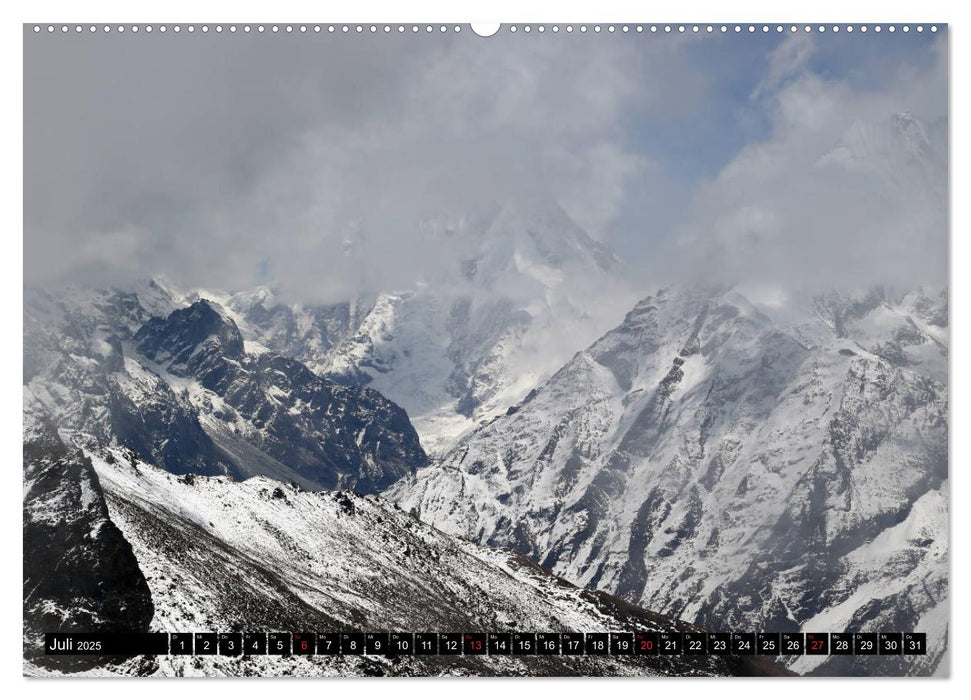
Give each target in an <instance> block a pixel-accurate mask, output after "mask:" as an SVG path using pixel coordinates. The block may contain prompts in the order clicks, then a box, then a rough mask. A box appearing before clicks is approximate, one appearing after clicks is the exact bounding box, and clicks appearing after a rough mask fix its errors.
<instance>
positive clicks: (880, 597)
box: [387, 289, 948, 673]
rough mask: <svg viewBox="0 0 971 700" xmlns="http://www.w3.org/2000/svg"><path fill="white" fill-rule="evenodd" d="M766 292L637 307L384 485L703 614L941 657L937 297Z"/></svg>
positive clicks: (942, 484)
mask: <svg viewBox="0 0 971 700" xmlns="http://www.w3.org/2000/svg"><path fill="white" fill-rule="evenodd" d="M769 301H771V303H763V304H761V305H760V306H759V307H757V306H756V305H754V304H753V303H751V302H750V301H749V300H748V299H747V298H746V297H745V296H743V295H742V294H740V293H738V292H737V291H733V290H727V291H726V290H705V289H681V290H671V291H662V292H660V293H658V294H657V295H655V296H653V297H649V298H647V299H645V300H643V301H641V302H640V303H638V304H637V305H636V306H635V307H634V309H633V310H632V311H631V312H630V313H629V314H628V315H627V318H626V319H625V320H624V322H623V323H622V324H621V325H620V326H619V327H618V328H616V329H615V330H613V331H611V332H610V333H608V334H607V335H606V336H604V337H603V338H602V339H601V340H599V341H597V342H596V343H594V344H593V345H592V346H591V347H590V348H589V349H587V350H586V351H584V352H581V353H578V354H577V355H576V357H574V359H573V360H571V361H570V362H569V363H567V364H566V365H565V366H564V367H563V368H562V369H561V370H560V371H559V372H557V373H556V374H555V375H554V376H553V377H552V378H551V380H550V381H549V382H547V383H546V384H545V385H543V386H542V387H541V388H540V389H538V390H537V391H535V392H532V393H531V394H530V396H529V397H527V399H526V400H525V401H523V402H522V403H521V404H520V405H517V406H514V407H513V408H511V409H510V410H509V411H508V413H507V415H505V416H502V417H500V418H497V419H496V420H494V421H493V422H491V423H490V424H489V425H487V426H486V427H483V428H481V429H479V430H478V431H476V432H475V433H473V434H472V435H470V436H469V437H468V438H466V439H464V440H463V441H461V442H460V443H459V444H458V445H457V446H456V447H455V449H454V450H453V451H452V452H450V453H449V454H448V455H447V456H446V457H445V459H444V460H442V462H441V463H440V464H436V465H434V466H432V467H430V468H428V469H423V470H420V471H419V472H418V473H417V475H416V476H415V477H413V478H409V479H406V480H403V481H402V482H399V483H398V484H396V485H394V486H393V487H392V488H391V489H390V490H389V491H388V492H387V495H388V496H389V497H390V498H392V499H393V500H397V501H398V502H399V503H400V504H401V505H402V506H403V507H404V508H406V509H408V508H414V509H415V510H416V512H418V513H419V515H420V517H421V518H422V519H423V520H425V521H427V522H429V523H431V524H433V525H435V526H436V527H439V528H442V529H444V530H446V531H448V532H452V533H456V534H459V535H462V536H465V537H469V538H471V539H473V540H474V541H478V542H482V543H487V544H490V545H494V546H512V547H514V548H515V549H516V550H518V551H520V552H522V553H524V554H526V555H527V556H529V557H531V558H533V559H534V560H536V561H538V562H541V563H542V564H543V566H546V567H548V568H550V569H552V570H553V571H555V572H556V573H558V574H559V575H562V576H564V577H566V578H569V579H570V580H574V581H577V582H578V583H580V584H582V585H584V586H587V587H591V588H600V589H603V590H608V591H612V592H615V593H616V594H617V595H619V596H620V597H622V598H625V599H627V600H630V601H632V602H635V603H638V604H640V605H644V606H645V607H648V608H651V609H655V610H659V611H663V612H664V613H665V614H669V615H672V616H676V617H682V618H685V619H689V620H694V621H697V622H699V623H701V624H703V625H707V626H710V627H717V628H722V629H731V628H738V629H741V628H747V629H755V628H758V629H770V628H771V629H780V630H783V631H784V630H799V629H807V630H808V627H814V629H812V630H808V631H826V630H829V631H835V630H840V629H858V628H866V629H876V628H877V627H881V628H888V627H893V628H906V629H915V630H922V631H923V630H926V631H927V632H928V633H929V639H933V640H934V642H933V647H932V648H933V649H934V650H935V651H934V653H933V654H932V656H930V657H927V658H925V659H922V660H914V659H907V660H904V659H901V660H899V661H898V664H899V666H900V669H899V670H903V671H906V672H912V673H927V672H929V671H931V670H933V668H934V667H935V665H936V664H937V662H938V661H939V660H940V658H941V655H942V653H943V650H944V648H945V646H946V640H945V638H944V636H945V635H946V621H945V620H946V615H944V616H943V617H942V615H941V613H940V612H939V611H940V609H941V606H943V607H944V609H945V610H946V606H947V597H948V586H947V569H948V555H947V517H946V513H947V506H946V503H947V409H948V400H947V387H946V384H945V383H943V382H942V378H946V376H947V371H946V362H947V350H946V341H947V328H946V315H947V314H946V296H943V295H942V294H940V293H937V292H933V291H927V292H923V291H917V292H913V293H910V294H907V295H901V294H897V295H894V294H890V293H888V292H884V291H880V290H872V291H870V292H866V293H860V294H855V295H837V294H834V295H830V296H828V297H825V298H815V299H813V298H799V297H794V298H785V297H782V298H780V297H775V298H772V299H770V300H769ZM942 308H943V314H942ZM942 323H943V324H944V325H943V326H942V325H940V324H942ZM798 663H799V666H797V668H800V670H816V671H818V672H820V673H825V672H826V668H825V667H822V668H815V666H816V664H818V663H819V661H817V660H815V659H813V658H810V657H805V658H803V659H801V660H800V661H799V662H798Z"/></svg>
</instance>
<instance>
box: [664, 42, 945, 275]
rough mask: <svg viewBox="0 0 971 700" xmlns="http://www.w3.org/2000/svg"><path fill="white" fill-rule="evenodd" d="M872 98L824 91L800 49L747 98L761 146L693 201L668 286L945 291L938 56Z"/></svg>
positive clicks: (774, 59) (936, 49)
mask: <svg viewBox="0 0 971 700" xmlns="http://www.w3.org/2000/svg"><path fill="white" fill-rule="evenodd" d="M930 51H931V52H932V57H933V60H932V61H931V62H929V63H928V64H926V65H923V66H918V65H914V63H912V62H908V61H905V62H903V63H902V64H901V65H900V66H899V68H898V69H897V72H896V75H895V77H894V79H893V80H890V81H888V83H887V86H886V87H885V88H880V89H860V88H858V87H855V86H852V85H851V84H850V83H849V82H848V81H846V80H842V79H835V78H826V77H823V76H821V75H820V74H819V73H818V72H816V71H814V70H813V68H812V67H811V65H810V62H809V61H808V57H809V56H810V55H811V54H812V52H813V47H812V46H809V45H807V39H806V38H805V37H798V38H793V40H792V41H789V42H785V43H783V44H781V45H780V46H779V48H778V49H777V50H776V51H775V52H774V53H773V54H772V56H771V58H770V60H769V70H768V71H767V78H766V80H765V81H763V82H762V83H761V86H760V89H759V90H757V91H755V93H753V96H752V99H753V100H755V101H759V102H760V103H762V104H764V105H765V108H766V109H767V110H768V113H769V114H770V115H771V122H772V126H771V129H772V131H771V136H770V137H769V138H767V139H765V140H763V141H759V142H757V143H753V144H750V145H749V146H747V147H745V148H743V149H742V150H741V151H740V152H739V153H738V154H737V156H736V157H735V158H733V159H732V160H731V162H729V163H728V164H727V165H726V166H725V167H724V168H723V169H722V170H721V172H720V173H719V174H718V176H717V177H715V178H713V179H711V180H709V181H707V182H704V183H702V184H701V185H700V186H699V187H698V188H697V190H696V192H695V194H694V196H693V198H692V200H691V203H690V206H689V213H688V215H687V217H686V219H685V221H684V222H683V223H682V225H681V226H680V227H679V230H678V235H677V236H675V237H674V239H673V241H672V244H671V245H670V246H669V248H668V249H667V250H666V253H665V256H666V257H665V259H667V260H668V261H669V262H670V261H671V260H677V261H680V264H679V265H675V266H674V267H673V268H672V267H671V266H670V265H669V269H668V271H667V276H668V277H669V278H670V277H675V278H679V277H680V278H684V277H690V278H693V279H694V278H698V277H701V278H704V279H713V278H714V279H719V280H726V281H739V280H745V281H756V282H770V283H776V284H780V285H783V286H789V287H793V286H802V287H825V286H832V285H838V286H863V285H867V284H902V285H914V284H918V283H933V284H944V283H946V280H947V215H946V213H947V187H946V172H947V155H946V154H947V63H946V61H947V54H946V44H945V43H944V42H943V41H939V42H938V43H937V44H935V45H934V46H932V47H931V48H930Z"/></svg>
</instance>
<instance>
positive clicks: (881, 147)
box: [22, 12, 950, 679]
mask: <svg viewBox="0 0 971 700" xmlns="http://www.w3.org/2000/svg"><path fill="white" fill-rule="evenodd" d="M80 14H83V12H80ZM23 45H24V66H23V92H24V122H23V137H24V151H23V152H24V171H23V178H24V219H23V221H24V231H23V275H24V283H23V334H24V335H23V470H24V472H23V544H24V561H23V579H24V586H23V593H24V602H23V616H24V617H23V630H22V634H23V672H24V675H27V676H45V677H53V676H118V677H160V676H161V677H169V676H247V677H261V676H299V677H317V676H341V677H347V676H436V677H437V676H542V677H549V676H611V677H613V676H627V677H630V676H635V677H657V676H777V677H787V678H792V679H795V678H797V677H806V676H932V675H938V676H941V675H944V676H946V675H947V674H948V673H949V661H948V626H949V620H950V586H949V566H950V564H949V531H948V522H949V517H950V516H949V513H950V509H949V495H948V494H949V479H948V420H949V391H948V379H949V375H948V356H949V333H950V331H949V321H948V319H949V310H948V246H949V239H948V204H949V202H948V126H949V123H948V80H949V76H948V25H947V24H933V23H923V24H922V23H911V24H881V23H872V24H810V25H807V24H790V23H784V24H777V23H774V24H762V23H758V24H752V23H744V24H721V23H719V24H652V23H587V24H583V23H574V24H569V23H545V24H544V23H532V24H522V23H519V24H508V23H507V24H496V25H469V24H454V23H449V24H441V23H433V24H427V23H423V24H400V23H393V24H383V23H376V24H370V23H366V24H341V23H336V24H328V23H321V24H317V23H307V24H299V23H287V24H273V23H266V24H260V23H250V24H247V23H235V24H234V23H208V24H207V23H182V24H179V23H163V24H117V23H107V24H106V23H81V24H77V23H69V24H63V23H59V24H36V23H28V24H26V25H24V27H23Z"/></svg>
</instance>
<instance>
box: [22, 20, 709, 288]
mask: <svg viewBox="0 0 971 700" xmlns="http://www.w3.org/2000/svg"><path fill="white" fill-rule="evenodd" d="M77 39H78V40H77V41H75V42H73V43H65V42H61V43H59V44H53V45H52V44H51V43H50V42H47V44H45V45H43V46H41V45H40V44H37V43H36V41H35V37H32V36H28V37H27V41H28V44H27V54H26V69H25V109H26V114H27V115H28V119H27V125H26V128H25V160H26V167H25V181H26V192H27V194H26V197H25V220H26V239H25V277H26V278H27V279H28V281H31V280H32V281H51V280H53V279H60V278H64V277H66V276H70V275H71V274H72V272H73V273H74V274H76V275H81V276H85V275H88V276H90V273H91V272H92V270H91V268H90V266H88V265H87V264H84V261H82V260H81V259H79V258H77V257H76V256H75V255H74V252H73V251H74V250H75V249H76V248H77V247H78V243H79V242H80V246H81V247H87V246H89V245H95V244H97V242H98V241H100V240H102V238H100V237H99V236H100V234H98V233H97V232H99V231H112V230H120V229H124V228H134V227H137V228H138V229H139V230H144V231H147V232H149V235H147V236H146V237H144V238H143V239H142V240H141V245H140V247H139V249H138V250H137V251H135V253H134V255H129V256H127V257H126V258H125V260H124V265H125V267H126V268H127V269H126V270H124V273H125V274H129V273H130V272H131V269H132V268H135V269H138V270H141V271H142V272H144V273H145V274H156V273H162V274H165V275H166V276H167V277H169V278H171V279H173V280H175V281H177V282H179V283H182V284H186V285H190V286H191V285H200V284H205V285H210V286H217V287H227V288H239V287H244V286H248V285H251V284H254V283H257V282H266V281H275V282H279V283H281V284H283V285H288V286H290V287H291V288H293V289H294V290H298V289H299V290H301V292H300V293H303V294H305V295H307V296H308V297H315V298H334V297H335V296H337V297H341V296H345V297H346V296H347V295H349V294H353V293H356V292H358V291H362V290H364V289H367V288H368V287H373V286H377V285H381V286H387V285H401V286H407V285H409V284H413V283H414V281H415V280H416V279H419V278H421V277H422V276H426V275H428V274H432V273H433V272H434V268H435V267H436V266H437V265H441V264H448V263H450V262H451V261H446V260H442V258H441V250H440V249H439V246H438V243H437V242H435V241H434V240H424V239H422V237H421V236H417V235H416V231H418V230H419V228H420V225H421V222H422V221H424V220H426V219H428V218H429V217H441V218H444V219H447V218H449V217H452V216H458V215H467V214H469V213H473V214H474V213H475V212H477V211H481V210H483V209H485V208H487V207H489V206H491V205H492V204H493V203H494V202H496V201H502V200H503V199H505V198H508V197H510V196H516V197H526V196H533V197H538V198H549V199H553V200H557V201H560V202H562V203H563V204H564V206H566V207H567V208H568V209H569V211H570V212H571V213H572V214H574V215H575V217H576V219H577V220H578V221H579V222H581V224H582V225H583V226H584V227H585V228H586V230H587V231H588V233H590V234H591V235H593V236H595V237H596V236H600V235H601V234H602V232H603V230H604V229H605V227H606V226H607V225H608V224H609V223H610V222H611V221H612V220H613V219H614V218H615V217H616V216H617V212H618V209H619V207H620V206H621V204H622V200H623V198H624V196H625V195H626V185H627V183H628V181H629V180H630V179H631V178H633V177H635V176H636V174H637V173H638V171H639V169H640V168H641V167H642V164H643V157H642V156H640V155H637V154H633V153H631V152H630V149H629V148H628V146H627V143H626V141H627V139H628V138H629V130H625V128H624V122H625V120H627V119H629V118H630V116H631V115H633V114H648V113H650V111H651V110H656V111H657V110H664V109H665V105H664V100H663V99H662V93H664V92H665V91H671V90H681V89H682V87H681V86H680V85H678V84H677V76H674V75H671V71H668V70H661V69H659V68H656V67H652V66H651V65H650V61H651V59H652V56H654V55H656V54H657V53H658V51H659V49H652V50H644V47H643V45H640V46H638V45H637V44H636V43H635V42H633V41H629V40H622V41H610V42H607V41H604V40H602V38H601V39H600V40H595V39H594V38H592V37H591V38H586V37H583V38H581V37H573V38H570V39H569V40H568V39H567V38H566V37H562V38H556V37H530V38H529V39H528V40H526V39H522V40H520V38H519V37H509V36H506V37H494V38H492V39H489V40H483V39H480V38H478V37H474V36H471V35H459V36H457V37H456V36H454V35H448V36H441V37H438V36H435V37H421V40H420V41H419V40H418V38H416V37H410V36H404V37H397V36H379V37H360V36H358V37H318V38H316V39H307V38H303V37H292V38H286V39H284V38H282V37H273V38H272V39H270V38H266V37H263V38H261V37H246V38H243V37H237V38H236V39H235V40H234V43H229V42H225V41H223V38H217V37H206V38H203V37H186V36H182V37H175V36H166V37H164V38H163V37H151V38H150V39H151V41H147V40H146V39H148V38H146V37H137V38H134V37H118V36H115V37H111V38H110V39H109V38H107V37H98V39H99V41H94V42H92V41H85V39H84V38H81V37H78V38H77ZM156 39H160V41H156ZM664 53H665V55H667V56H668V57H670V58H676V57H677V55H678V49H677V42H674V43H671V44H669V45H668V46H667V48H666V49H665V51H664ZM681 73H682V76H681V77H682V79H683V80H682V82H683V84H684V85H692V84H693V82H694V79H693V78H691V77H690V76H687V75H686V74H685V71H681ZM350 239H354V240H355V241H356V242H353V243H352V242H351V241H350ZM349 244H353V245H354V246H357V247H358V248H365V249H367V250H369V251H370V253H371V257H370V259H369V265H368V266H367V268H366V269H355V270H350V269H347V264H346V259H345V258H344V257H342V252H343V251H344V250H346V248H347V246H348V245H349ZM55 258H57V260H55ZM105 262H106V265H105V266H104V267H103V269H100V270H99V271H98V275H105V274H107V273H106V268H107V267H108V265H107V263H108V262H110V261H109V260H107V259H106V261H105ZM106 281H110V279H109V280H106Z"/></svg>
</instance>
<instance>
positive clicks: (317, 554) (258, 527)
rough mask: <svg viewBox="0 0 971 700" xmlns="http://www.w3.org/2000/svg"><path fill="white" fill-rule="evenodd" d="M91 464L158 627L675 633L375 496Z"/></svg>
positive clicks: (202, 665)
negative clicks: (140, 575)
mask: <svg viewBox="0 0 971 700" xmlns="http://www.w3.org/2000/svg"><path fill="white" fill-rule="evenodd" d="M108 454H111V453H101V455H92V457H91V459H92V462H93V463H94V465H95V468H96V469H97V472H98V475H99V477H100V479H101V482H102V484H103V485H104V489H105V493H106V494H107V499H108V505H109V509H110V513H111V518H112V521H113V522H115V523H116V524H117V526H118V527H119V528H120V530H121V531H122V532H123V533H124V536H125V537H126V538H127V539H128V541H130V542H131V543H132V548H133V550H134V552H135V556H136V558H137V559H138V563H139V566H140V567H141V568H142V570H143V571H144V572H145V577H146V579H147V581H148V584H149V586H150V588H151V592H152V601H153V603H154V606H155V616H154V618H153V621H152V629H154V630H162V631H165V630H171V631H187V630H202V629H211V630H221V631H233V630H237V631H247V630H253V629H269V630H279V629H283V630H313V631H321V632H323V631H347V630H362V631H363V630H369V631H381V630H387V631H403V630H409V631H411V630H419V631H420V630H433V631H438V630H442V631H496V630H530V631H532V630H547V631H559V630H564V631H577V630H585V631H607V630H611V629H613V630H632V629H649V630H650V629H657V630H675V629H677V630H683V629H688V627H687V626H686V625H684V624H683V623H677V622H673V621H671V620H668V619H666V618H663V617H661V616H657V615H654V614H652V613H649V612H647V611H644V610H640V609H637V608H634V607H633V606H629V605H627V604H624V603H622V602H621V601H618V600H616V599H612V598H610V597H609V596H606V595H604V594H601V593H593V592H589V591H584V590H581V589H577V588H574V587H573V586H571V585H569V584H567V583H565V582H564V581H561V580H558V579H556V578H554V577H552V576H550V575H549V574H548V573H546V572H544V571H542V570H540V569H539V568H538V567H536V566H535V565H534V564H532V563H530V562H529V561H528V560H526V559H524V558H523V557H521V556H519V555H516V554H514V553H511V552H508V551H498V550H491V549H488V548H484V547H480V546H477V545H474V544H471V543H469V542H465V541H463V540H460V539H457V538H454V537H451V536H448V535H446V534H444V533H442V532H439V531H437V530H434V529H433V528H430V527H428V526H427V525H424V524H423V523H421V522H419V521H417V520H415V519H414V518H412V517H411V516H409V515H407V514H406V513H404V512H402V511H400V510H398V509H397V508H395V507H393V506H392V505H391V504H389V503H387V502H385V501H383V500H382V499H380V498H377V497H374V496H359V495H356V494H352V493H347V492H329V493H328V492H306V491H302V490H300V489H299V488H296V487H294V486H288V485H284V484H280V483H278V482H274V481H272V480H269V479H266V478H264V477H256V478H253V479H249V480H247V481H245V482H242V483H234V482H231V481H229V480H227V479H226V478H225V477H213V478H208V477H195V478H187V477H177V476H175V475H172V474H169V473H167V472H165V471H162V470H159V469H156V468H154V467H151V466H150V465H147V464H144V463H138V464H137V465H135V466H132V465H131V464H127V463H122V462H120V461H119V460H117V459H114V460H113V461H112V462H109V461H106V459H105V457H107V455H108ZM100 673H110V674H123V675H200V674H203V673H204V674H207V675H223V674H226V675H252V674H257V673H258V674H260V675H264V674H265V675H338V674H341V675H386V674H389V675H423V674H463V675H464V674H482V675H521V674H539V675H578V674H579V675H600V674H607V675H667V674H672V673H675V674H700V675H709V674H739V673H741V674H751V673H768V674H778V673H780V670H779V669H778V668H777V667H775V666H773V665H772V664H769V663H766V662H764V660H761V659H748V660H743V659H738V658H732V657H663V656H660V657H638V658H636V659H635V658H627V659H623V658H617V657H611V658H596V657H587V658H576V659H574V658H569V657H545V658H543V657H535V658H530V659H523V658H497V657H451V658H449V657H412V658H401V659H377V658H374V657H367V658H356V659H355V658H349V657H344V658H334V657H315V658H313V659H305V658H300V657H287V658H273V657H264V658H260V659H251V660H240V659H230V658H223V657H194V658H188V657H186V658H180V657H167V658H159V659H156V660H146V659H133V660H130V661H126V662H122V663H117V664H114V665H111V666H108V667H105V668H103V669H101V671H100Z"/></svg>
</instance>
